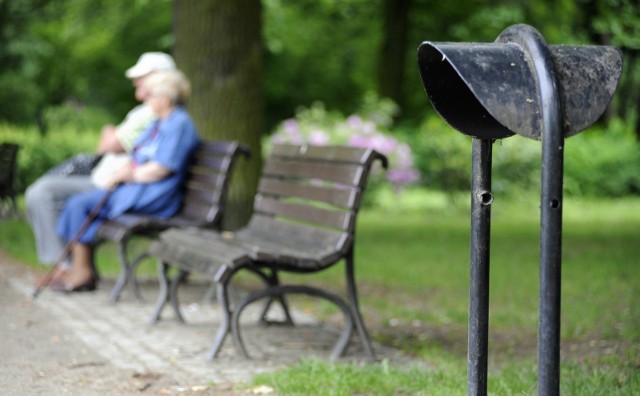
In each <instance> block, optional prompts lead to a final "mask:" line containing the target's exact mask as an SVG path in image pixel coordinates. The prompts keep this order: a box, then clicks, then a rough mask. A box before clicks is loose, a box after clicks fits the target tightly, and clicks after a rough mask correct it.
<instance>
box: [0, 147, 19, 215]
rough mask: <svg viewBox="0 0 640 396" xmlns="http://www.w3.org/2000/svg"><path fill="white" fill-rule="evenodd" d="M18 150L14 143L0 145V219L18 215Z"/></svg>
mask: <svg viewBox="0 0 640 396" xmlns="http://www.w3.org/2000/svg"><path fill="white" fill-rule="evenodd" d="M19 148H20V146H18V145H17V144H15V143H2V144H0V218H2V217H10V216H15V215H17V214H18V206H17V205H16V188H15V176H16V169H17V158H18V149H19Z"/></svg>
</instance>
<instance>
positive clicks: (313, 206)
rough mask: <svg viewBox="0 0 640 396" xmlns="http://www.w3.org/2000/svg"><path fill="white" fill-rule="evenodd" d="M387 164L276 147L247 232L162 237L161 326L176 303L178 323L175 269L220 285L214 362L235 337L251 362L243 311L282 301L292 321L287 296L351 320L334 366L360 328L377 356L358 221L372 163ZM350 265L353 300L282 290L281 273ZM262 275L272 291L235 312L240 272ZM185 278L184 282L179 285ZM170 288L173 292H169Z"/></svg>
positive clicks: (348, 154) (343, 151)
mask: <svg viewBox="0 0 640 396" xmlns="http://www.w3.org/2000/svg"><path fill="white" fill-rule="evenodd" d="M376 160H380V161H381V163H382V165H383V166H384V167H386V166H387V159H386V158H385V157H384V156H383V155H381V154H379V153H377V152H376V151H373V150H370V149H363V148H351V147H342V146H340V147H337V146H332V147H317V146H294V145H276V146H274V147H273V151H272V153H271V155H270V157H269V159H268V160H267V161H266V162H265V164H264V167H263V171H262V175H261V177H260V181H259V186H258V192H257V195H256V197H255V201H254V213H253V215H252V218H251V220H250V221H249V223H248V225H247V226H245V227H244V228H242V229H240V230H238V231H237V232H235V233H218V232H214V231H210V230H202V229H196V228H189V229H181V230H178V229H170V230H167V231H164V232H163V233H161V234H160V237H159V238H158V239H157V240H156V241H154V242H153V243H152V244H151V245H150V248H149V252H150V253H151V254H152V255H155V256H157V257H158V258H159V261H158V262H159V266H160V268H159V271H158V273H159V276H160V283H161V284H162V285H164V286H163V287H161V295H160V296H159V299H158V303H157V305H156V308H155V310H154V312H153V315H152V318H151V323H155V322H156V321H157V320H158V319H159V317H160V313H161V311H162V309H163V307H164V306H165V305H166V302H167V299H168V298H169V300H170V302H171V305H172V307H173V309H174V311H175V314H176V316H177V317H178V319H180V320H183V319H182V315H181V314H180V309H179V303H178V297H177V285H178V283H177V282H173V283H171V282H170V280H169V278H168V277H167V272H168V269H169V268H170V267H177V268H178V269H179V270H180V273H182V272H198V273H200V274H204V275H207V276H210V277H212V278H213V279H214V280H215V281H216V282H217V283H218V288H217V291H218V301H219V304H220V306H221V308H222V323H221V325H220V328H219V330H218V333H217V335H216V337H215V340H214V342H213V345H212V347H211V349H210V351H209V354H208V358H209V359H212V358H214V357H215V356H216V355H217V354H218V352H219V350H220V348H221V346H222V343H223V341H224V339H225V338H226V336H227V334H229V333H231V334H232V336H233V340H234V343H235V345H236V348H237V349H238V350H239V351H240V352H241V353H242V354H244V355H245V356H246V357H248V353H247V351H246V348H245V346H244V343H243V341H242V337H241V334H240V329H239V318H240V315H241V313H242V310H243V309H244V308H245V307H246V306H247V305H248V304H250V303H252V302H253V301H256V300H258V299H260V298H265V297H266V298H268V299H269V300H268V303H267V305H266V307H265V310H264V312H263V317H264V315H266V311H267V310H268V309H269V306H270V304H271V302H272V301H273V300H274V299H275V300H279V301H280V303H281V304H282V305H283V308H284V310H285V314H286V316H287V319H288V321H291V317H290V315H289V311H288V307H287V304H286V300H285V298H284V295H285V294H287V293H304V294H307V295H312V296H317V297H321V298H325V299H327V300H330V301H331V302H333V303H334V304H335V305H337V306H338V307H339V308H340V310H341V311H342V313H343V315H344V318H345V326H344V329H343V332H342V334H341V336H340V338H339V339H338V341H337V343H336V345H335V346H334V348H333V352H332V355H331V356H332V358H337V357H339V356H342V355H343V354H344V351H345V349H346V347H347V345H348V342H349V340H350V338H351V335H352V332H353V329H354V328H355V329H356V331H357V333H358V335H359V336H360V340H361V342H362V345H363V347H364V348H365V350H366V352H367V353H368V354H369V355H370V356H371V357H373V356H374V353H373V349H372V347H371V343H370V340H369V336H368V334H367V331H366V328H365V325H364V322H363V320H362V316H361V314H360V309H359V306H358V296H357V290H356V283H355V277H354V268H355V264H354V257H353V252H354V243H355V228H356V217H357V214H358V210H359V209H360V204H361V202H362V193H363V191H364V188H365V186H366V182H367V177H368V175H369V172H370V170H371V168H372V165H373V163H374V162H375V161H376ZM341 260H344V262H345V265H346V282H347V296H346V299H345V298H343V297H341V296H339V295H337V294H335V293H330V292H328V291H326V290H323V289H319V288H315V287H311V286H305V285H284V284H281V282H280V279H279V277H278V273H280V272H282V271H286V272H295V273H314V272H317V271H322V270H324V269H326V268H329V267H330V266H332V265H333V264H336V263H337V262H340V261H341ZM243 269H246V270H249V271H251V272H253V273H255V274H257V275H258V276H259V277H260V278H261V279H262V280H263V281H264V283H265V288H264V289H261V290H258V291H256V292H254V293H251V294H249V295H248V296H247V297H246V298H245V299H244V300H243V301H242V302H240V303H239V304H237V305H235V306H234V307H233V308H232V304H231V302H230V301H229V292H228V290H229V284H230V281H231V279H232V278H233V276H234V275H235V274H236V273H238V271H240V270H243ZM179 276H181V275H178V277H179ZM170 283H171V284H170Z"/></svg>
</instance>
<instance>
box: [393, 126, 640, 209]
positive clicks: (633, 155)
mask: <svg viewBox="0 0 640 396" xmlns="http://www.w3.org/2000/svg"><path fill="white" fill-rule="evenodd" d="M404 133H405V134H406V135H407V136H408V139H409V142H410V145H411V148H412V150H413V154H414V155H413V158H414V162H415V166H416V167H417V168H418V170H419V171H420V173H421V175H422V184H423V185H424V186H426V187H429V188H434V189H442V190H445V191H468V190H469V188H470V183H471V145H472V138H471V137H469V136H466V135H463V134H462V133H459V132H457V131H456V130H454V129H453V128H452V127H450V126H448V125H447V124H446V123H445V122H444V121H443V120H442V119H441V118H440V117H438V116H432V117H429V118H427V119H426V120H425V121H424V122H423V123H422V125H420V126H419V127H418V128H417V129H416V130H415V131H413V132H412V131H404ZM541 156H542V144H541V143H540V142H538V141H534V140H532V139H527V138H523V137H520V136H512V137H509V138H506V139H501V140H498V141H496V142H495V143H494V145H493V157H492V162H493V172H492V189H493V191H494V192H495V193H504V194H512V193H517V192H522V191H525V192H533V191H536V192H537V191H539V189H540V177H541V175H540V172H541ZM639 170H640V149H639V147H638V143H637V142H636V141H635V138H634V134H633V130H632V129H631V127H630V126H629V125H627V124H625V123H623V122H622V121H620V120H616V121H613V122H611V123H610V124H609V125H608V126H607V127H603V126H595V127H592V128H590V129H589V130H587V131H585V132H583V133H580V134H579V135H577V136H574V137H571V138H569V139H567V140H566V142H565V167H564V190H565V194H566V195H570V196H610V197H619V196H624V195H638V194H640V171H639Z"/></svg>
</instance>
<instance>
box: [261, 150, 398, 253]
mask: <svg viewBox="0 0 640 396" xmlns="http://www.w3.org/2000/svg"><path fill="white" fill-rule="evenodd" d="M375 160H380V161H381V162H382V166H383V167H385V168H386V167H387V159H386V157H384V156H383V155H382V154H380V153H378V152H376V151H374V150H372V149H367V148H354V147H346V146H296V145H275V146H274V147H273V150H272V153H271V155H270V157H269V158H268V159H267V160H266V162H265V164H264V167H263V170H262V175H261V178H260V182H259V185H258V193H257V195H256V199H255V202H254V215H253V216H252V219H251V222H250V224H249V228H250V229H251V230H253V231H255V230H263V231H264V233H265V234H271V235H272V236H273V237H274V238H288V239H289V240H292V241H295V243H297V244H299V247H300V248H302V249H304V246H305V245H307V246H309V247H311V246H318V245H326V246H327V247H330V249H332V250H336V251H339V252H341V253H342V254H344V253H345V250H346V249H348V248H349V247H350V245H351V242H352V240H353V234H354V230H355V220H356V215H357V213H358V210H359V209H360V205H361V203H362V193H363V191H364V189H365V186H366V183H367V178H368V175H369V173H370V170H371V167H372V165H373V163H374V161H375Z"/></svg>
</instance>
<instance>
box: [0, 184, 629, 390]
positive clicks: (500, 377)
mask: <svg viewBox="0 0 640 396" xmlns="http://www.w3.org/2000/svg"><path fill="white" fill-rule="evenodd" d="M537 198H538V197H531V198H510V199H505V200H502V199H501V197H496V200H495V202H494V203H493V205H492V238H491V275H490V276H491V281H490V283H491V289H490V340H489V382H488V388H489V393H490V394H493V395H512V394H514V395H515V394H517V395H533V394H536V382H537V376H536V375H537V374H536V372H537V359H536V354H537V345H536V344H537V326H538V267H539V258H538V255H539V209H538V205H539V203H538V201H537ZM469 228H470V219H469V199H468V197H467V196H462V197H451V196H447V195H445V194H438V193H425V192H424V191H419V192H407V193H406V194H403V195H401V196H399V197H396V196H393V195H392V194H388V195H382V196H381V197H380V200H379V206H378V207H376V208H375V209H364V210H363V211H362V213H361V216H360V218H359V223H358V228H357V237H356V272H357V274H356V275H357V279H358V287H359V293H360V299H361V307H362V310H363V313H364V317H365V321H366V322H367V325H368V327H369V330H370V333H371V335H372V337H373V338H374V340H376V341H377V342H380V343H384V344H387V345H392V346H395V347H397V348H400V349H402V350H403V351H404V352H406V353H407V354H409V355H411V356H414V357H415V358H416V359H417V361H418V362H420V363H419V364H416V365H415V366H412V367H404V366H403V367H400V366H398V365H394V363H393V362H388V361H382V362H375V363H362V364H349V363H327V362H322V361H318V360H314V359H312V358H305V359H303V360H301V361H300V363H299V364H296V365H294V366H291V367H289V368H287V369H285V370H282V371H280V372H277V373H275V374H262V375H259V376H257V377H256V378H255V381H254V384H253V385H251V386H255V385H258V384H264V385H268V386H271V387H274V388H275V389H276V392H277V394H296V395H297V394H325V395H351V394H367V395H368V394H371V395H396V394H412V395H413V394H423V395H460V394H465V393H466V375H467V374H466V342H467V338H466V337H467V311H468V299H469V296H468V293H469ZM0 246H2V249H4V250H5V251H6V252H7V253H9V254H10V255H11V256H12V257H14V258H16V259H18V260H20V261H22V262H25V263H26V264H29V265H35V264H34V263H35V254H34V251H33V240H32V237H31V235H30V232H29V229H28V227H27V226H26V224H25V223H24V222H23V221H19V220H14V221H5V222H4V223H3V224H2V227H0ZM562 251H563V262H562V329H561V332H562V340H561V342H562V360H561V362H562V366H561V393H562V394H563V395H640V265H638V264H640V198H628V199H619V200H577V199H565V201H564V221H563V246H562ZM100 254H101V255H100V256H99V258H98V260H100V268H101V269H102V270H103V273H106V274H107V275H109V274H114V273H115V271H116V269H117V264H116V260H115V257H114V250H112V249H109V248H105V249H101V253H100ZM343 270H344V268H343V266H342V265H338V266H336V267H335V268H332V269H331V270H329V271H326V272H325V273H323V274H316V275H314V276H313V277H311V278H310V279H309V281H311V282H312V283H315V284H319V285H322V286H324V287H327V288H329V289H333V290H335V291H342V284H343ZM148 271H153V267H152V266H151V267H149V269H148ZM293 303H294V305H295V304H296V303H298V302H297V301H293ZM301 303H302V304H303V308H304V309H314V310H315V313H316V314H319V315H320V316H321V317H323V318H324V319H326V320H333V318H334V315H333V312H334V311H333V309H332V308H331V307H329V306H327V304H322V303H317V302H315V301H311V302H309V301H303V302H301Z"/></svg>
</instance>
